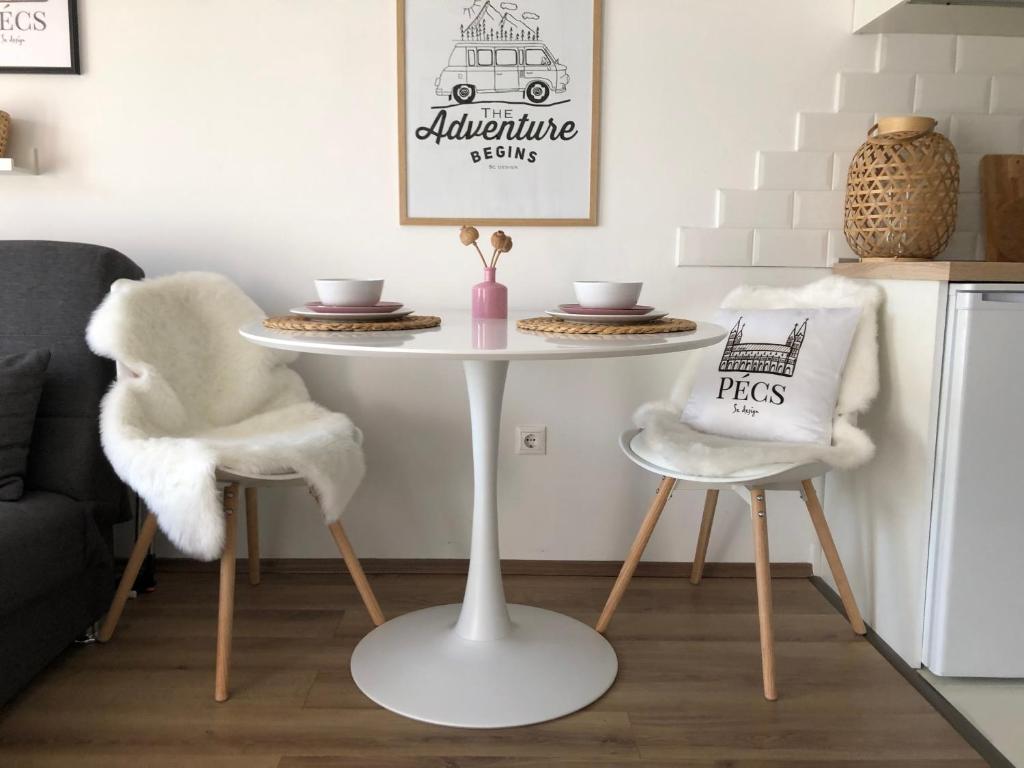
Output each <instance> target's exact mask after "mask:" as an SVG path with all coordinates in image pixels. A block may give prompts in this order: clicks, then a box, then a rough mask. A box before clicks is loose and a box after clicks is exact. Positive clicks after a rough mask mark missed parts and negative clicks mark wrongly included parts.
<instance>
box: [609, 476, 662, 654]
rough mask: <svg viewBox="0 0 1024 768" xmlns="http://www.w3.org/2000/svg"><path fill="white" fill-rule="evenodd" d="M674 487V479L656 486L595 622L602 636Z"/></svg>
mask: <svg viewBox="0 0 1024 768" xmlns="http://www.w3.org/2000/svg"><path fill="white" fill-rule="evenodd" d="M675 487H676V479H675V478H674V477H662V478H661V484H660V485H658V492H657V494H655V496H654V501H652V502H651V507H650V509H648V510H647V516H646V517H644V521H643V522H642V523H641V524H640V530H639V531H637V533H636V538H635V539H634V540H633V546H632V547H631V548H630V550H629V554H628V555H627V556H626V559H625V561H624V562H623V563H622V569H621V570H620V571H619V577H618V578H617V579H616V580H615V586H613V587H612V591H611V593H610V594H609V595H608V602H606V603H605V604H604V610H603V611H601V618H599V619H598V620H597V625H596V627H595V628H596V629H597V631H598V632H600V633H601V634H604V632H605V630H606V629H608V624H609V623H610V622H611V620H612V615H613V614H614V613H615V609H616V608H618V607H619V603H620V602H622V596H623V595H624V594H625V593H626V587H628V586H629V581H630V579H632V578H633V573H634V571H636V566H637V563H639V562H640V558H641V557H642V556H643V554H644V550H645V549H646V548H647V542H648V541H650V540H651V534H652V533H654V526H656V525H657V524H658V518H659V517H661V512H662V510H663V509H665V504H667V503H668V499H669V496H671V495H672V489H673V488H675Z"/></svg>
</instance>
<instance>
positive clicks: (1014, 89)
mask: <svg viewBox="0 0 1024 768" xmlns="http://www.w3.org/2000/svg"><path fill="white" fill-rule="evenodd" d="M992 111H993V112H1004V113H1012V114H1017V115H1024V75H996V76H995V77H993V78H992Z"/></svg>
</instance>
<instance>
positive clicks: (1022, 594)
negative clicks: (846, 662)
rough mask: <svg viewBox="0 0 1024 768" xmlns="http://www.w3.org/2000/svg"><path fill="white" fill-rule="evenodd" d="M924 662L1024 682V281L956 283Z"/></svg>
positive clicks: (946, 352) (946, 670)
mask: <svg viewBox="0 0 1024 768" xmlns="http://www.w3.org/2000/svg"><path fill="white" fill-rule="evenodd" d="M946 308H947V315H946V327H945V343H944V345H943V358H942V383H941V390H940V391H941V394H940V402H939V413H938V432H937V438H938V439H937V441H936V457H935V459H936V461H935V474H934V484H933V491H932V513H931V527H930V536H929V542H928V568H927V583H926V591H925V617H924V619H925V620H924V638H923V640H924V643H923V662H924V665H925V666H926V667H928V669H930V670H931V671H932V672H934V673H935V674H937V675H950V676H962V677H1024V284H1020V283H1016V284H1014V283H997V284H978V283H951V284H949V301H948V303H947V305H946Z"/></svg>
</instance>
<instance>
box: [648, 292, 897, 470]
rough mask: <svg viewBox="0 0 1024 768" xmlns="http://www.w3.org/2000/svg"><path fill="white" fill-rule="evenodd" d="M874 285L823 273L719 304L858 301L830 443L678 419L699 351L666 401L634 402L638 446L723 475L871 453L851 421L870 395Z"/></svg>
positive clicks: (855, 461)
mask: <svg viewBox="0 0 1024 768" xmlns="http://www.w3.org/2000/svg"><path fill="white" fill-rule="evenodd" d="M881 300H882V296H881V291H880V290H879V289H878V288H877V287H875V286H873V285H869V284H867V283H864V282H863V281H858V280H850V279H847V278H843V277H838V276H835V277H827V278H825V279H823V280H819V281H817V282H815V283H811V284H809V285H805V286H802V287H798V288H759V287H752V286H741V287H739V288H736V289H735V290H733V291H732V292H731V293H730V294H729V295H728V296H726V298H725V300H724V301H723V302H722V306H723V307H724V308H727V309H788V308H803V307H806V308H837V307H860V308H861V310H862V311H861V317H860V322H859V324H858V326H857V331H856V333H855V334H854V337H853V343H852V345H851V347H850V354H849V357H848V358H847V361H846V368H845V369H844V371H843V379H842V382H841V383H840V387H839V396H838V400H837V403H836V413H835V417H834V418H833V421H832V444H831V445H828V446H820V445H807V444H798V443H781V442H780V443H773V442H758V441H752V440H737V439H734V438H728V437H720V436H718V435H711V434H707V433H704V432H698V431H697V430H695V429H693V428H692V427H689V426H687V425H686V424H683V423H682V422H680V421H679V417H680V414H681V413H682V410H683V406H684V405H685V404H686V400H687V398H688V397H689V395H690V389H691V387H692V386H693V381H694V378H695V376H696V373H697V369H698V365H697V364H698V362H699V360H700V355H701V354H703V353H704V352H705V351H704V350H700V351H698V352H695V353H691V354H690V355H689V356H688V359H687V365H686V366H685V367H684V369H683V372H682V374H681V375H680V377H679V379H678V380H677V382H676V385H675V387H674V389H673V391H672V395H671V398H670V399H669V400H668V401H660V402H654V403H648V404H646V405H643V406H641V407H640V408H639V409H638V410H637V412H636V414H635V416H634V421H635V423H636V425H637V426H638V427H641V428H642V429H643V430H644V432H643V433H642V439H643V441H644V443H645V445H644V448H645V452H646V453H648V454H649V455H652V456H654V457H657V461H658V462H659V463H660V464H661V466H664V467H666V468H668V469H674V470H677V471H679V472H681V473H685V474H691V475H700V476H713V477H723V476H728V475H731V474H734V473H737V472H741V471H743V470H749V469H751V468H753V467H763V466H768V465H778V464H804V463H809V462H813V461H822V462H824V463H826V464H830V465H832V466H834V467H840V468H850V467H854V466H857V465H859V464H862V463H864V462H866V461H868V460H869V459H870V458H871V456H872V455H873V454H874V451H875V446H874V443H872V441H871V438H870V437H868V435H867V434H866V433H865V432H864V431H863V430H861V429H858V428H857V426H856V424H855V421H856V414H857V413H861V412H863V411H865V410H867V408H868V406H869V405H870V404H871V401H872V400H874V398H875V395H877V394H878V307H879V305H880V303H881Z"/></svg>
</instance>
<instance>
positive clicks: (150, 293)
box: [87, 272, 309, 435]
mask: <svg viewBox="0 0 1024 768" xmlns="http://www.w3.org/2000/svg"><path fill="white" fill-rule="evenodd" d="M263 317H264V312H263V310H262V309H260V308H259V307H258V306H257V305H256V303H255V302H253V301H252V299H250V298H249V297H248V296H246V295H245V293H244V292H243V291H242V290H241V289H240V288H239V287H238V286H237V285H235V284H234V283H233V282H231V281H230V280H229V279H228V278H226V277H224V276H223V275H218V274H214V273H209V272H182V273H179V274H174V275H168V276H166V277H158V278H153V279H149V280H143V281H139V282H132V281H124V282H121V283H117V284H116V285H115V286H114V287H113V289H112V290H111V292H110V295H109V296H108V297H107V298H106V300H104V302H103V304H102V305H101V306H100V308H99V309H97V310H96V312H95V314H94V315H93V318H92V321H91V322H90V324H89V329H88V335H87V338H88V341H89V346H90V347H91V348H92V349H93V351H94V352H96V353H97V354H100V355H103V356H104V357H109V358H111V359H112V360H115V361H117V363H118V367H119V371H120V375H119V383H118V386H121V383H122V382H124V386H125V387H128V388H131V392H132V394H133V396H134V398H135V400H136V403H137V405H138V406H139V408H140V409H141V410H142V411H144V412H145V413H144V414H137V415H138V416H139V420H138V422H137V424H136V426H139V425H144V427H143V429H144V432H145V433H146V434H149V435H155V434H186V433H188V432H190V431H195V430H196V429H202V428H213V427H217V426H222V425H225V424H232V423H235V422H237V421H240V420H242V419H244V418H246V417H248V416H251V415H254V414H256V413H259V412H261V411H264V410H266V409H268V408H271V407H274V406H275V405H283V404H287V403H291V402H296V401H298V400H306V399H308V397H309V396H308V393H307V392H306V389H305V385H304V384H303V383H302V380H301V378H300V377H299V375H298V374H297V373H295V372H294V371H292V370H290V369H289V368H287V364H288V363H289V362H291V361H292V360H294V359H295V354H294V353H290V352H281V351H277V350H272V349H267V348H265V347H260V346H257V345H255V344H252V343H250V342H248V341H246V340H245V339H243V338H242V337H241V336H240V335H239V333H238V329H239V326H241V325H243V324H245V323H247V322H251V321H254V320H260V319H262V318H263ZM133 379H136V380H141V386H135V387H133V381H132V380H133Z"/></svg>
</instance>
